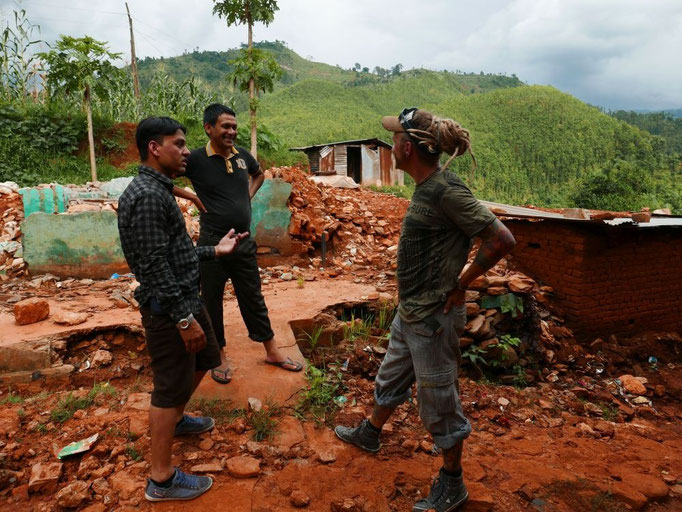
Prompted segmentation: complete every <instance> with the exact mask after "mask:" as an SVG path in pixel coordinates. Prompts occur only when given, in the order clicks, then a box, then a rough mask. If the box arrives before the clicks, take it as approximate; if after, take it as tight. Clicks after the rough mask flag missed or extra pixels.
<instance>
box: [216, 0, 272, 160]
mask: <svg viewBox="0 0 682 512" xmlns="http://www.w3.org/2000/svg"><path fill="white" fill-rule="evenodd" d="M213 2H214V6H213V14H216V15H218V17H219V18H224V19H225V21H226V22H227V26H228V27H230V26H232V25H240V24H244V25H246V26H247V27H248V34H249V38H248V45H247V48H246V52H242V55H241V56H240V57H239V58H238V59H235V61H233V62H231V63H232V64H235V73H234V74H233V75H232V79H233V81H235V82H236V83H239V84H240V86H242V88H247V89H248V91H249V115H250V120H251V153H252V154H253V156H254V157H257V156H258V143H257V140H256V134H257V130H256V110H257V108H258V100H257V99H256V91H257V90H263V91H266V90H270V91H271V90H272V86H270V87H266V88H260V89H259V88H258V83H259V82H260V83H261V84H268V83H270V84H274V81H275V80H276V79H277V78H279V76H280V75H281V68H280V67H279V65H278V64H277V63H276V62H274V65H273V63H272V62H267V61H268V59H270V60H272V61H274V59H273V58H272V57H271V56H270V55H268V54H267V53H265V52H262V53H261V52H255V51H254V48H253V24H254V23H263V24H265V25H266V26H267V25H269V24H270V23H272V21H273V20H274V19H275V11H278V10H279V7H278V6H277V0H213ZM244 72H246V73H247V75H246V76H245V74H244ZM258 73H261V74H260V75H259V74H258ZM244 80H246V84H245V87H244V82H243V81H244Z"/></svg>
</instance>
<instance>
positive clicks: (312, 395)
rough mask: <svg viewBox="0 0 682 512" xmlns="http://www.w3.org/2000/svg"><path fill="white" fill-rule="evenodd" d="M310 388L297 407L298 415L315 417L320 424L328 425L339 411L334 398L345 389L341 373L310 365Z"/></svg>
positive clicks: (307, 373) (307, 371)
mask: <svg viewBox="0 0 682 512" xmlns="http://www.w3.org/2000/svg"><path fill="white" fill-rule="evenodd" d="M305 377H306V380H307V381H308V387H307V389H306V390H305V391H304V392H303V394H302V395H301V397H300V399H299V401H298V403H297V404H296V407H295V409H294V410H295V412H296V415H297V416H299V417H301V418H303V417H305V416H306V415H310V416H312V417H313V419H314V420H315V422H316V423H318V424H328V423H329V422H330V421H331V420H332V419H333V417H334V414H335V413H336V411H337V410H338V408H339V407H338V405H337V404H336V402H335V401H334V398H335V397H336V396H337V395H338V394H339V393H340V391H341V390H342V389H343V376H342V374H341V372H338V373H330V372H326V371H324V370H320V369H319V368H316V367H315V366H313V365H312V364H309V365H308V367H307V368H306V371H305Z"/></svg>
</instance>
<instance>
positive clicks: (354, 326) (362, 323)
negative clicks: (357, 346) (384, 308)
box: [343, 312, 374, 342]
mask: <svg viewBox="0 0 682 512" xmlns="http://www.w3.org/2000/svg"><path fill="white" fill-rule="evenodd" d="M373 320H374V317H373V316H369V317H368V319H363V318H362V317H360V318H355V313H354V312H352V313H351V315H350V320H348V321H346V322H345V323H344V326H343V338H344V339H345V340H348V341H351V342H352V341H355V340H357V339H361V338H367V337H368V336H369V335H370V334H371V331H372V323H373Z"/></svg>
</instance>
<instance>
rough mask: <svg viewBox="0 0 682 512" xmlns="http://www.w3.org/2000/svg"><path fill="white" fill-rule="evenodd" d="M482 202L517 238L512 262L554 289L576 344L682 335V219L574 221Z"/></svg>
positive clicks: (534, 211) (549, 213)
mask: <svg viewBox="0 0 682 512" xmlns="http://www.w3.org/2000/svg"><path fill="white" fill-rule="evenodd" d="M482 202H483V203H484V204H485V205H486V206H488V208H490V209H491V210H492V211H493V212H494V213H495V214H497V215H498V216H501V217H502V218H503V222H504V223H505V225H506V226H507V227H508V228H509V229H510V230H511V232H512V233H513V234H514V237H515V238H516V247H515V248H514V250H513V251H512V264H513V265H514V266H515V267H517V268H519V269H520V270H522V271H524V272H526V273H527V274H528V275H530V276H531V277H534V278H535V279H539V280H540V281H542V282H543V283H544V284H548V285H550V286H551V287H552V288H554V296H555V299H556V300H557V302H558V304H559V306H560V307H561V308H562V309H563V311H564V313H565V317H566V322H567V325H568V326H569V327H570V328H571V329H572V330H573V332H574V333H575V335H576V337H577V338H578V339H580V340H583V341H592V340H593V339H595V338H596V337H608V336H610V335H611V334H625V335H634V334H637V333H641V332H643V331H648V330H658V331H679V330H681V329H682V310H680V304H681V303H682V264H681V263H680V254H682V217H674V216H652V217H651V218H650V220H648V221H647V222H635V221H633V220H632V219H630V218H611V219H605V220H598V219H594V218H590V216H589V215H588V216H587V218H571V217H567V216H564V215H562V214H560V213H553V212H545V211H540V210H533V209H529V208H523V207H518V206H509V205H503V204H497V203H490V202H485V201H482Z"/></svg>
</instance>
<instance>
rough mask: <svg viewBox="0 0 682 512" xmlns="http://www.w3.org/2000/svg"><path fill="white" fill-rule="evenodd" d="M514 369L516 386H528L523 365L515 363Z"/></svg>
mask: <svg viewBox="0 0 682 512" xmlns="http://www.w3.org/2000/svg"><path fill="white" fill-rule="evenodd" d="M512 371H513V372H514V386H516V387H517V388H525V387H526V386H528V382H527V381H526V370H525V368H524V367H523V366H521V365H520V364H515V365H514V367H513V368H512Z"/></svg>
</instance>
